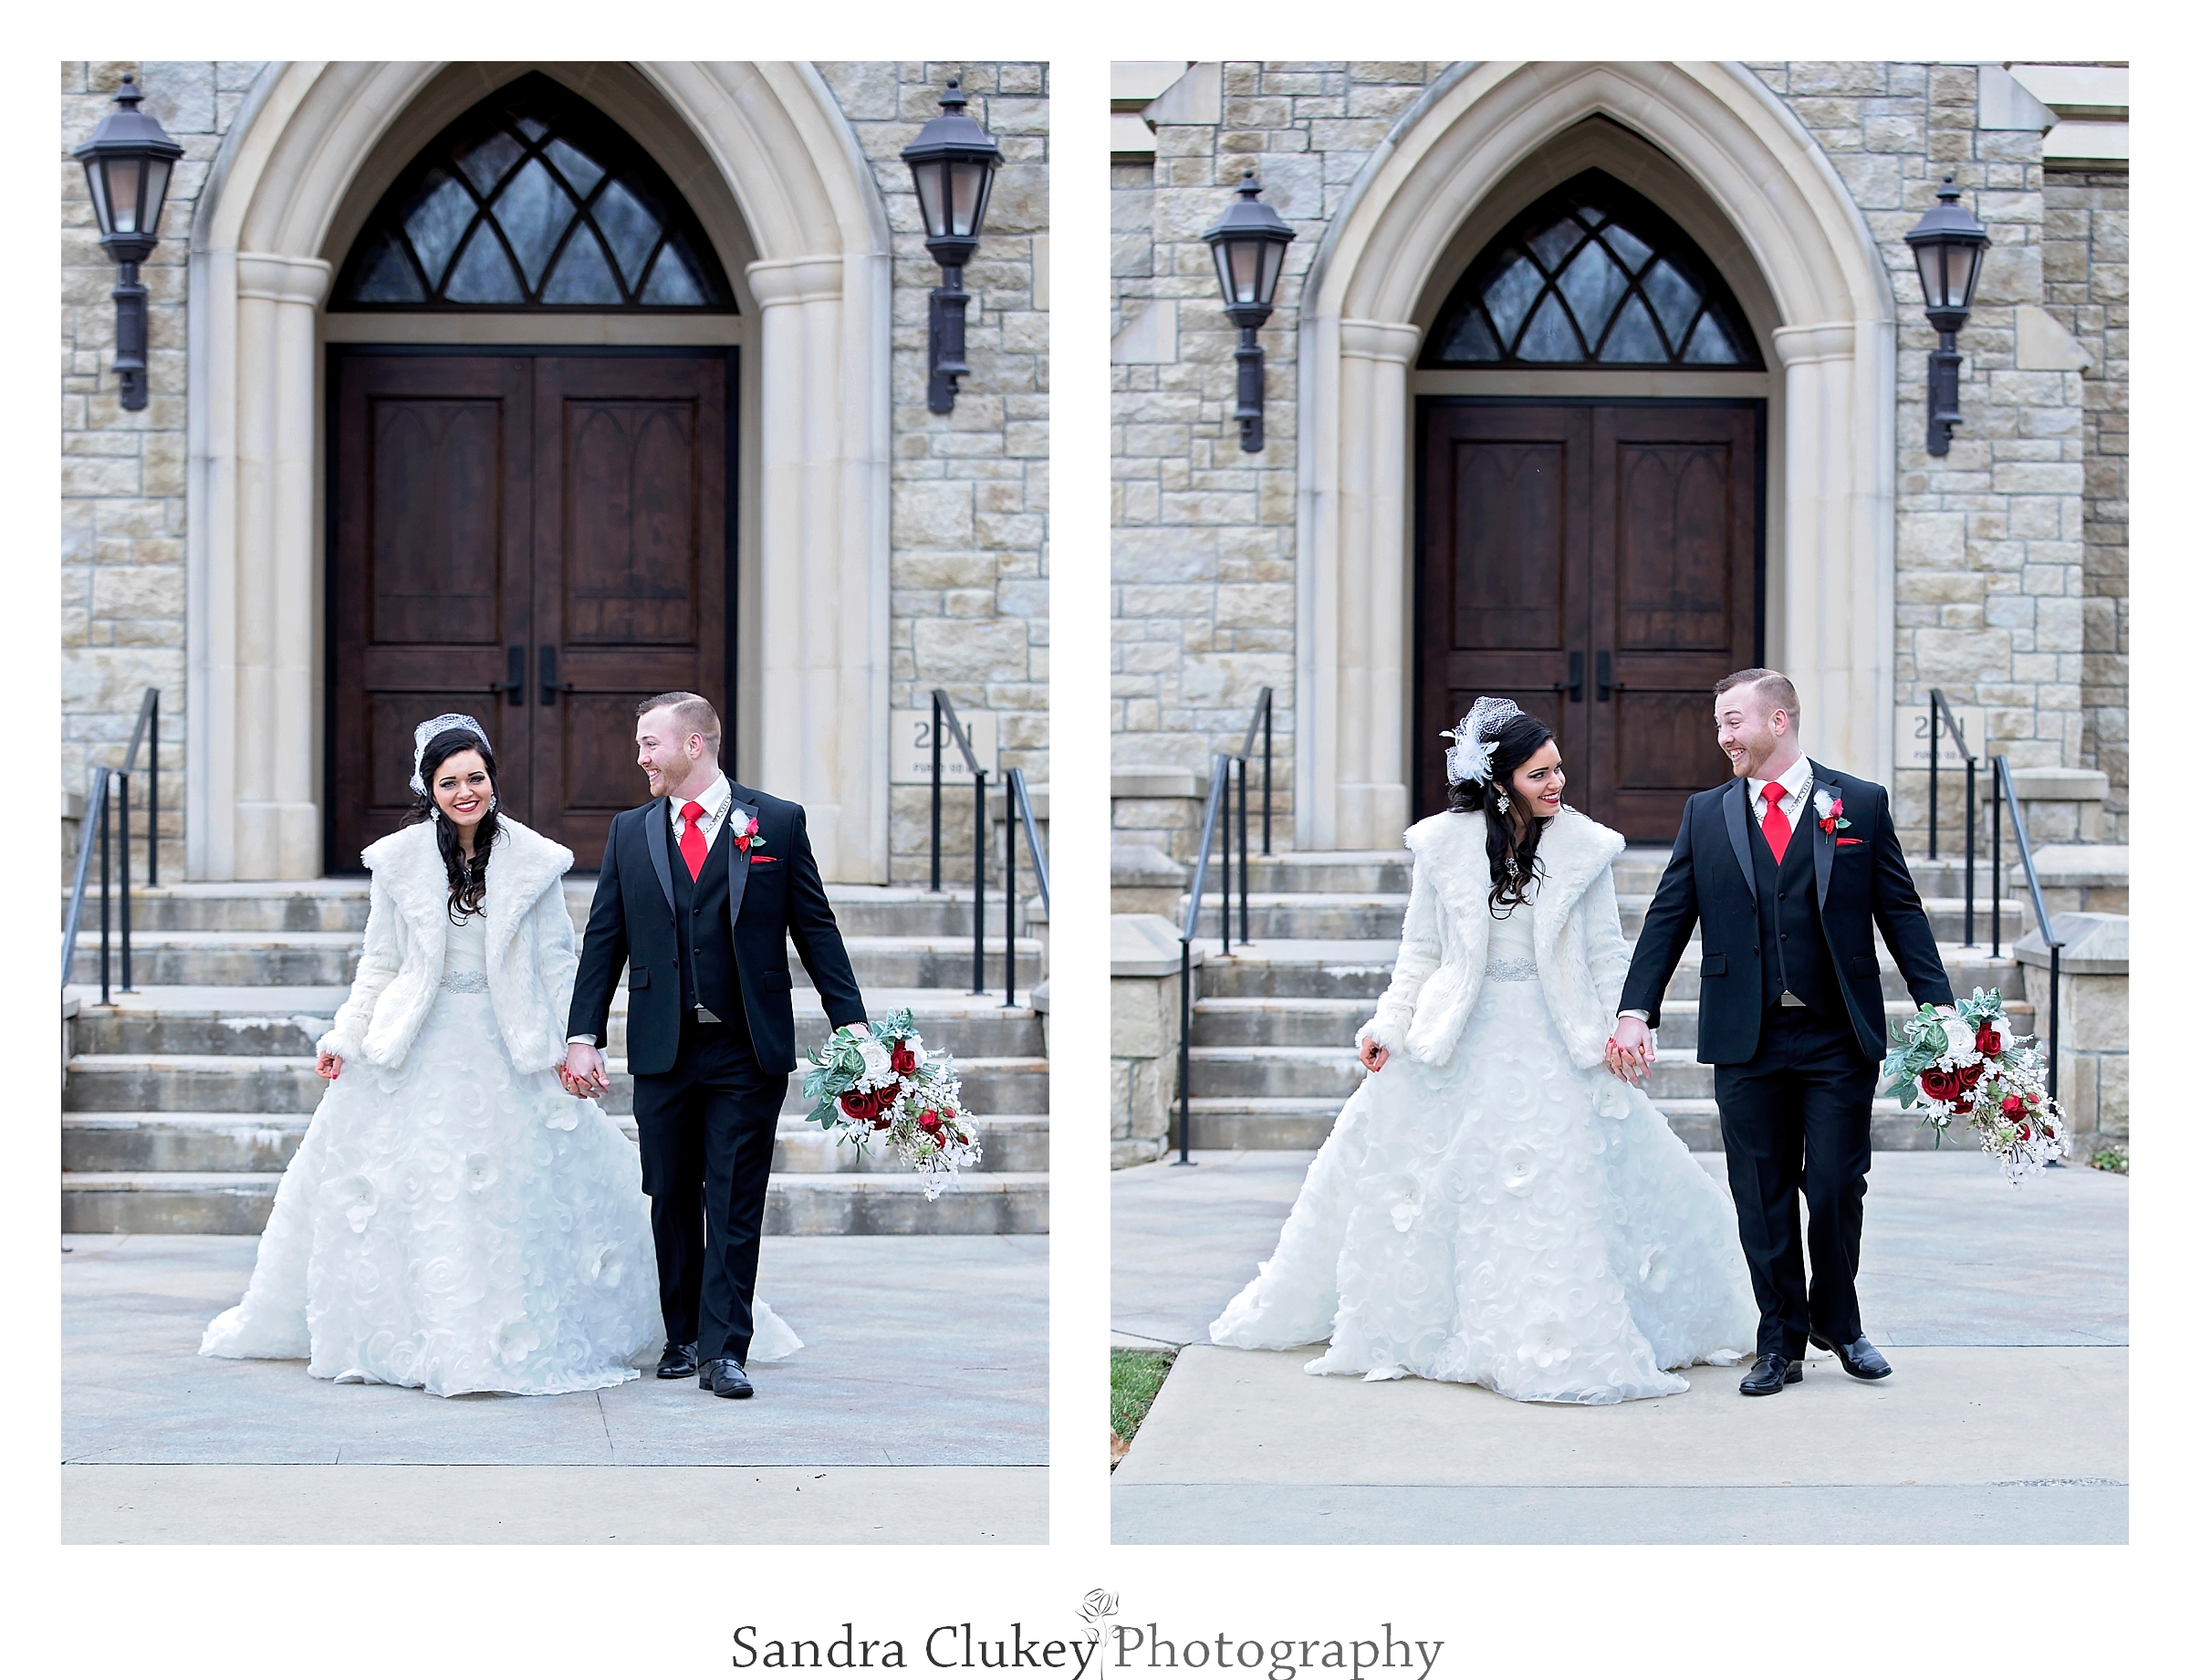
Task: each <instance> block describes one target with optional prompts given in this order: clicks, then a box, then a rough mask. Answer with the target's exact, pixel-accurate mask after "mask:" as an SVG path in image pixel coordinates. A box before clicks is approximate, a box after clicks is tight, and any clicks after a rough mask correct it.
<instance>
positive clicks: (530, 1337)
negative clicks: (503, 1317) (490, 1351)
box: [495, 1319, 540, 1365]
mask: <svg viewBox="0 0 2190 1680" xmlns="http://www.w3.org/2000/svg"><path fill="white" fill-rule="evenodd" d="M539 1345H540V1332H539V1331H538V1330H535V1329H533V1328H532V1326H531V1325H529V1324H527V1323H526V1322H525V1320H523V1319H515V1320H511V1321H510V1322H509V1323H507V1324H505V1325H503V1326H502V1327H501V1329H499V1330H496V1331H495V1351H496V1352H497V1353H499V1354H500V1355H501V1356H502V1362H503V1363H504V1364H506V1365H522V1364H523V1363H524V1362H525V1358H526V1355H527V1354H528V1353H530V1352H531V1351H533V1350H534V1349H535V1348H537V1347H538V1346H539Z"/></svg>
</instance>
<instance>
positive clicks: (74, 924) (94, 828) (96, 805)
mask: <svg viewBox="0 0 2190 1680" xmlns="http://www.w3.org/2000/svg"><path fill="white" fill-rule="evenodd" d="M112 774H113V772H112V771H111V770H95V771H93V772H92V775H91V797H90V799H89V802H88V803H87V804H86V805H85V807H84V815H83V836H82V838H81V839H80V840H78V843H77V848H76V881H75V884H74V886H73V887H72V888H71V889H70V891H69V893H68V919H67V920H66V921H65V922H63V923H62V924H61V986H62V988H63V989H64V990H66V989H67V988H68V971H69V969H71V968H72V967H74V966H75V965H76V934H77V930H78V928H79V927H80V926H81V925H82V924H83V919H84V896H85V891H86V889H87V887H88V886H89V882H90V874H91V846H92V842H93V840H97V841H98V842H99V1002H100V1003H102V1004H103V1003H110V1002H111V1001H112V999H111V998H110V997H109V996H108V986H107V884H108V883H107V844H106V841H107V778H108V777H110V776H111V775H112Z"/></svg>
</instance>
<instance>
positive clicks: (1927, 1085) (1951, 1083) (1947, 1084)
mask: <svg viewBox="0 0 2190 1680" xmlns="http://www.w3.org/2000/svg"><path fill="white" fill-rule="evenodd" d="M1916 1082H1917V1083H1918V1084H1919V1085H1922V1086H1923V1087H1924V1095H1925V1096H1927V1097H1929V1098H1931V1099H1932V1101H1935V1102H1951V1101H1954V1098H1955V1093H1956V1092H1958V1091H1959V1090H1961V1089H1962V1081H1961V1080H1958V1079H1956V1078H1955V1075H1954V1072H1953V1070H1951V1069H1947V1068H1926V1069H1925V1070H1924V1071H1923V1072H1922V1073H1921V1074H1919V1075H1918V1076H1917V1080H1916Z"/></svg>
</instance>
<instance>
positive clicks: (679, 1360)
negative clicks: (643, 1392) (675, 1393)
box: [654, 1341, 700, 1377]
mask: <svg viewBox="0 0 2190 1680" xmlns="http://www.w3.org/2000/svg"><path fill="white" fill-rule="evenodd" d="M699 1368H700V1344H699V1343H698V1342H696V1341H673V1342H671V1343H670V1344H669V1345H668V1346H667V1347H665V1348H663V1349H662V1362H661V1363H660V1364H659V1365H656V1366H655V1367H654V1374H655V1375H656V1376H658V1377H688V1376H690V1375H691V1374H692V1373H693V1372H695V1371H697V1370H698V1369H699Z"/></svg>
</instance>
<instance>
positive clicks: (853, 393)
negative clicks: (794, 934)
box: [746, 256, 890, 882]
mask: <svg viewBox="0 0 2190 1680" xmlns="http://www.w3.org/2000/svg"><path fill="white" fill-rule="evenodd" d="M888 266H889V259H888V258H887V257H884V256H873V257H866V258H856V259H853V260H852V261H851V262H850V263H849V264H848V263H847V262H846V260H845V259H843V258H841V257H838V256H811V257H797V258H790V259H787V260H782V261H769V262H758V263H754V264H752V265H751V266H748V267H747V268H746V278H747V279H748V281H749V282H750V284H751V286H752V288H753V294H754V296H755V297H756V298H758V299H759V302H760V306H761V318H760V368H759V379H760V414H761V422H760V424H761V436H760V455H761V469H760V498H761V500H760V549H761V551H760V556H759V561H760V568H761V587H760V600H761V605H760V638H759V642H760V666H761V680H760V683H759V690H758V693H759V704H760V709H761V717H762V727H761V729H760V732H759V736H760V741H761V756H760V764H759V766H758V769H757V775H756V779H757V781H758V783H759V785H760V786H761V787H763V788H767V789H768V790H769V791H770V792H772V793H776V794H778V795H781V796H782V797H783V798H792V799H797V800H798V802H799V803H800V804H802V805H804V806H805V807H806V814H807V824H808V835H809V836H810V838H811V839H812V841H813V846H814V856H815V860H816V861H817V862H818V863H819V865H820V869H821V872H822V874H823V876H824V877H826V878H827V879H829V880H830V881H874V882H880V881H884V880H886V879H887V878H888V873H889V853H888V833H887V830H886V823H885V814H886V811H887V809H888V806H887V800H888V793H889V786H888V776H889V751H888V738H889V737H888V730H889V725H890V718H889V690H888V686H887V684H888V679H889V614H888V611H887V607H886V603H887V600H888V598H889V587H890V584H889V561H890V555H889V507H890V500H889V487H890V486H889V473H890V438H889V404H888V402H887V399H886V393H883V394H881V395H878V394H877V393H876V392H874V391H869V390H866V389H864V388H863V381H864V380H865V376H866V375H867V374H868V373H870V372H871V371H872V369H871V368H870V367H867V366H848V365H847V363H848V362H850V361H856V360H858V359H857V358H855V357H851V356H848V355H847V350H849V349H850V348H851V346H850V344H849V342H848V340H850V339H851V338H853V337H854V336H855V335H857V334H858V333H859V332H860V329H862V328H867V329H869V330H877V329H875V328H874V327H873V326H872V324H871V323H869V322H867V321H865V319H864V317H865V316H866V315H868V314H871V313H872V312H874V310H875V309H876V308H877V307H878V305H879V307H880V308H882V309H883V310H885V311H886V309H887V301H888V278H889V277H888ZM879 331H880V332H881V335H882V336H881V338H880V339H878V342H880V343H885V344H886V343H887V323H886V320H885V321H884V322H883V323H881V326H880V328H879ZM876 360H877V362H878V363H881V365H882V368H883V372H884V374H885V375H886V372H887V368H886V357H882V356H881V355H880V354H879V353H878V356H877V358H876Z"/></svg>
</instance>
